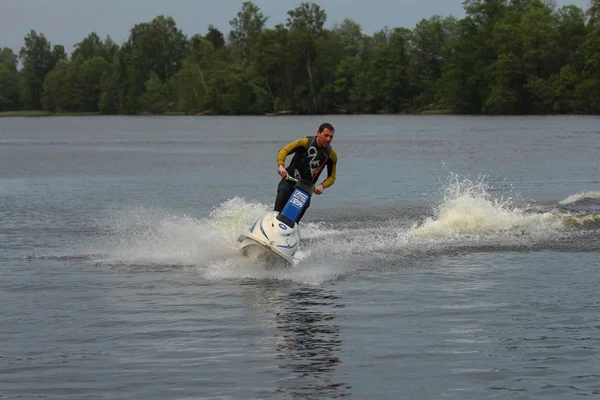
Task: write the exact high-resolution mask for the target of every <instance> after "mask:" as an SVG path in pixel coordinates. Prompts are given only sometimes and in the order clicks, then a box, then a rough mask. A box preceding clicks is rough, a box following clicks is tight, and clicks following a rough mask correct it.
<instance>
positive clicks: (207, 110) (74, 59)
mask: <svg viewBox="0 0 600 400" xmlns="http://www.w3.org/2000/svg"><path fill="white" fill-rule="evenodd" d="M463 5H464V9H465V17H464V18H462V19H460V20H459V19H456V18H454V17H452V16H448V17H441V16H438V15H434V16H432V17H430V18H429V19H423V20H421V21H420V22H419V23H418V24H417V25H416V26H415V27H414V28H413V29H407V28H401V27H394V28H390V27H383V29H382V30H380V31H378V32H376V33H374V34H373V35H372V36H369V35H366V34H363V33H362V32H361V27H360V25H359V24H357V23H356V22H354V21H353V20H350V19H346V20H344V21H341V22H339V23H336V24H334V25H332V28H331V29H326V28H325V23H326V21H327V14H326V12H325V10H324V9H322V8H321V7H320V6H319V5H317V4H315V3H309V2H304V3H301V4H299V6H298V7H297V8H296V9H294V10H290V11H289V12H288V13H287V15H288V17H287V19H286V21H285V23H280V24H278V25H276V26H275V27H274V28H272V29H270V28H266V27H265V25H266V21H267V18H266V17H265V16H264V15H263V14H262V13H261V11H260V9H259V8H258V7H257V6H256V5H255V4H254V3H252V2H245V3H243V5H242V7H241V9H240V11H239V12H238V14H237V16H236V17H235V18H233V19H232V20H231V21H230V26H231V30H230V32H229V33H228V34H226V35H224V34H223V33H222V32H220V31H219V30H218V29H216V28H215V27H214V26H212V25H210V26H209V27H208V31H207V32H206V34H205V35H201V34H196V35H194V36H192V37H187V36H186V35H184V34H183V33H182V31H181V30H180V29H178V28H177V25H176V23H175V21H174V20H173V19H172V18H170V17H168V16H157V17H156V18H154V19H153V20H152V21H150V22H145V23H140V24H137V25H135V26H134V27H133V28H132V29H131V31H130V34H129V38H128V39H127V41H125V42H124V43H123V44H122V45H120V46H119V45H118V44H116V43H114V42H113V41H112V40H111V39H110V37H106V38H105V39H104V40H102V39H101V38H100V37H99V36H98V35H97V34H96V33H93V32H92V33H90V34H89V35H88V36H87V37H86V38H84V39H83V40H82V41H81V42H79V43H77V44H76V45H75V48H74V50H73V52H72V54H70V55H67V54H66V52H65V49H64V47H63V46H62V45H54V46H52V45H51V43H50V42H49V41H48V40H47V39H46V38H45V36H44V35H43V34H42V33H37V32H36V31H35V30H32V31H30V33H29V34H28V35H27V36H26V37H25V40H24V46H23V47H22V48H21V50H20V52H19V54H18V55H17V54H14V52H13V51H12V50H11V49H9V48H6V47H5V48H2V49H0V111H8V110H12V111H16V110H45V111H48V112H52V113H71V112H74V113H101V114H147V113H148V114H227V115H236V114H286V113H294V114H326V113H328V114H332V113H419V112H428V111H429V112H449V113H459V114H495V115H503V114H558V113H560V114H570V113H585V114H598V113H600V0H590V4H589V8H588V9H587V10H582V9H580V8H578V7H576V6H565V7H562V8H557V7H556V5H555V3H554V2H553V1H552V0H465V1H464V2H463Z"/></svg>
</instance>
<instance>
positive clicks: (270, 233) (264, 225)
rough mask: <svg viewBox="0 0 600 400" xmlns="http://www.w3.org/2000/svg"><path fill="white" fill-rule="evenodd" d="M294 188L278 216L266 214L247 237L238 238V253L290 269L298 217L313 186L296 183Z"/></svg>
mask: <svg viewBox="0 0 600 400" xmlns="http://www.w3.org/2000/svg"><path fill="white" fill-rule="evenodd" d="M288 179H289V180H292V181H294V182H296V186H295V188H294V191H293V192H292V195H291V196H290V199H289V200H288V202H287V203H286V205H285V207H284V208H283V210H281V213H279V212H277V211H269V212H268V213H266V214H265V215H263V216H262V217H260V218H259V219H258V220H257V221H256V222H255V223H254V225H252V226H251V227H250V230H249V232H248V233H245V234H242V235H240V237H239V239H238V240H239V241H240V242H241V245H240V250H241V252H242V254H243V255H244V256H247V257H250V258H253V259H256V260H261V261H264V262H266V263H267V265H274V264H283V265H288V266H290V265H293V264H294V254H295V253H296V251H298V247H299V245H300V228H299V226H298V224H297V222H296V221H297V220H298V217H299V216H300V213H301V212H302V210H303V209H304V205H305V204H306V202H307V201H308V200H309V199H310V197H311V195H312V193H313V191H314V185H313V184H312V183H311V182H308V181H306V180H300V181H298V180H296V179H294V178H292V177H288Z"/></svg>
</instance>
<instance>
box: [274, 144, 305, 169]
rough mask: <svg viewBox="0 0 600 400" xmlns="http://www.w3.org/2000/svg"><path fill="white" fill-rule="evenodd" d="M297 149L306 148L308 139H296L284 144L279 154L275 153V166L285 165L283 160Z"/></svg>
mask: <svg viewBox="0 0 600 400" xmlns="http://www.w3.org/2000/svg"><path fill="white" fill-rule="evenodd" d="M298 147H303V148H305V149H307V148H308V138H304V139H298V140H296V141H293V142H291V143H288V144H286V145H285V146H284V147H283V148H282V149H281V150H279V153H277V165H285V159H286V158H287V156H288V154H290V153H291V152H292V151H294V150H295V149H297V148H298Z"/></svg>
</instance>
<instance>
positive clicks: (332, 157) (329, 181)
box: [321, 149, 338, 189]
mask: <svg viewBox="0 0 600 400" xmlns="http://www.w3.org/2000/svg"><path fill="white" fill-rule="evenodd" d="M337 159H338V157H337V153H336V152H335V150H333V149H331V153H330V154H329V160H327V178H325V180H324V181H323V183H321V185H323V189H326V188H328V187H329V186H331V185H333V184H334V183H335V173H336V169H337Z"/></svg>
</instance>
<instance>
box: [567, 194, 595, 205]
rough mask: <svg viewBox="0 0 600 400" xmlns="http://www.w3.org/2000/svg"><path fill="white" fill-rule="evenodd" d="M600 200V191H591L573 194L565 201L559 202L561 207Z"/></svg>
mask: <svg viewBox="0 0 600 400" xmlns="http://www.w3.org/2000/svg"><path fill="white" fill-rule="evenodd" d="M589 199H592V200H600V191H590V192H582V193H577V194H573V195H571V196H569V197H567V198H566V199H564V200H561V201H559V202H558V204H560V205H567V204H573V203H576V202H578V201H581V200H589Z"/></svg>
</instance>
